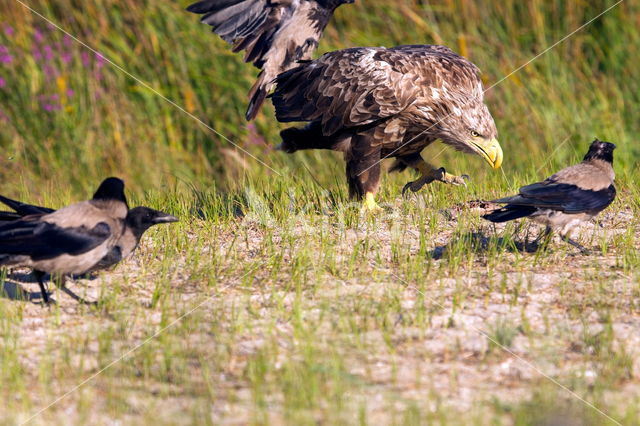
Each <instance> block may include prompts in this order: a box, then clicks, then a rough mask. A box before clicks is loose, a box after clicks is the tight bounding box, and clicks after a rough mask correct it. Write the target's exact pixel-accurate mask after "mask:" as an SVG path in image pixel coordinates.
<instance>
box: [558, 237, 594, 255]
mask: <svg viewBox="0 0 640 426" xmlns="http://www.w3.org/2000/svg"><path fill="white" fill-rule="evenodd" d="M560 238H562V241H564V242H565V243H569V244H571V245H572V246H574V247H575V248H577V249H578V250H580V252H581V253H582V254H586V255H589V254H591V251H590V250H589V249H588V248H586V247H585V246H583V245H582V244H580V243H578V242H577V241H574V240H572V239H571V238H569V236H568V235H560Z"/></svg>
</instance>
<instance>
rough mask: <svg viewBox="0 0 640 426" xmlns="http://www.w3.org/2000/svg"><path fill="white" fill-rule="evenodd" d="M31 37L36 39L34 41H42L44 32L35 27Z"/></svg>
mask: <svg viewBox="0 0 640 426" xmlns="http://www.w3.org/2000/svg"><path fill="white" fill-rule="evenodd" d="M33 38H34V39H35V40H36V42H38V43H42V42H43V41H44V34H42V31H40V30H38V29H36V30H35V31H34V32H33Z"/></svg>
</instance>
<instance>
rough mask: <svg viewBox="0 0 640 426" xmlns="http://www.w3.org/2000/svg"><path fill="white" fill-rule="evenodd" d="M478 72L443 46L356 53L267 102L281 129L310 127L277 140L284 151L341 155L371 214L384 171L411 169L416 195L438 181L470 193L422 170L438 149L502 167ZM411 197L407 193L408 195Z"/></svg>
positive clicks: (309, 71)
mask: <svg viewBox="0 0 640 426" xmlns="http://www.w3.org/2000/svg"><path fill="white" fill-rule="evenodd" d="M478 74H479V70H478V68H477V67H476V66H475V65H474V64H472V63H471V62H470V61H468V60H467V59H465V58H463V57H462V56H459V55H457V54H455V53H454V52H453V51H452V50H451V49H449V48H447V47H443V46H423V45H415V46H398V47H394V48H390V49H387V48H383V47H376V48H371V47H358V48H352V49H345V50H339V51H335V52H330V53H327V54H325V55H323V56H322V57H320V58H319V59H317V60H315V61H309V62H306V63H303V64H301V65H300V66H298V67H297V68H294V69H291V70H289V71H286V72H284V73H282V74H280V75H279V76H278V78H277V79H276V83H277V84H276V89H275V92H274V93H273V94H272V95H271V96H272V100H273V104H274V105H275V107H276V116H277V118H278V120H279V121H281V122H295V121H301V122H304V121H306V122H309V124H307V126H306V127H304V128H288V129H285V130H283V131H282V132H281V133H280V134H281V136H282V144H281V145H280V148H281V149H282V150H283V151H286V152H289V153H291V152H295V151H297V150H301V149H331V150H334V151H342V152H344V155H345V160H346V162H347V180H348V182H349V194H350V196H351V197H357V198H362V197H365V199H366V205H367V206H368V207H370V208H375V207H376V205H375V201H374V194H375V193H376V191H377V189H378V184H379V180H380V168H381V166H380V162H381V161H382V159H384V158H387V157H393V158H395V159H396V162H395V164H394V165H393V166H392V169H393V170H403V169H405V168H406V167H412V168H414V169H416V170H418V171H419V172H420V173H421V177H420V178H419V179H418V180H417V181H415V182H411V183H410V184H407V187H409V188H411V189H412V190H413V191H417V190H418V189H420V187H422V186H423V185H424V184H426V183H429V182H432V181H434V180H439V181H443V182H447V183H452V184H460V183H464V180H463V179H462V178H461V177H458V176H452V175H450V174H448V173H446V172H445V170H444V169H443V168H435V167H433V166H431V165H429V164H428V163H427V162H425V161H424V160H423V158H422V156H421V154H420V153H421V151H422V150H423V149H424V148H425V147H426V146H427V145H429V144H430V143H432V142H434V141H435V140H437V139H440V140H442V141H443V142H444V143H445V144H447V145H451V146H453V147H454V148H455V149H457V150H460V151H463V152H466V153H471V154H476V155H480V156H482V157H483V158H484V159H485V160H486V161H487V162H488V163H489V164H490V165H491V166H492V167H494V168H498V167H500V165H501V163H502V149H501V148H500V144H499V143H498V141H497V130H496V126H495V123H494V121H493V118H492V117H491V114H490V113H489V110H488V109H487V106H486V105H485V104H484V91H483V87H482V82H481V80H480V78H479V76H478ZM405 188H406V187H405Z"/></svg>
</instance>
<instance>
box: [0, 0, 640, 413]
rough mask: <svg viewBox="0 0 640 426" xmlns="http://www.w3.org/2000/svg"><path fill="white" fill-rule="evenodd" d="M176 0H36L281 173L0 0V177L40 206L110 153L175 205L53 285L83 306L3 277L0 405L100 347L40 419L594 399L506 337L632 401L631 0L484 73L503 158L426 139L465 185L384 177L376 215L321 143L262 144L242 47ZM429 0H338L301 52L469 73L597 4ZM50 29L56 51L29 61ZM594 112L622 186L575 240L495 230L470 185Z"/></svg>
mask: <svg viewBox="0 0 640 426" xmlns="http://www.w3.org/2000/svg"><path fill="white" fill-rule="evenodd" d="M187 3H188V1H181V2H158V1H132V0H119V1H115V0H94V1H85V2H77V1H71V0H59V1H56V2H45V1H40V0H39V1H32V2H29V5H31V6H32V7H33V8H34V9H36V10H37V11H39V12H41V13H43V14H44V15H46V16H47V17H49V18H50V19H52V20H53V21H54V22H56V23H57V24H59V25H61V26H62V27H63V28H65V29H67V30H68V31H69V32H70V33H72V34H74V35H75V36H77V37H79V38H80V39H82V40H83V41H85V42H86V43H87V44H89V45H90V46H92V47H94V48H96V49H97V50H98V51H100V52H102V53H103V54H104V55H105V56H106V57H108V58H109V59H110V60H113V61H114V62H115V63H117V64H119V65H121V66H122V67H124V68H125V69H126V70H127V71H128V72H130V73H132V74H134V75H136V76H137V77H139V78H140V79H141V80H142V81H144V82H146V83H148V84H149V85H150V86H152V87H153V88H155V89H156V90H157V91H159V92H160V93H162V94H163V95H164V96H166V97H168V98H169V99H171V100H173V101H175V102H176V103H177V104H179V105H180V106H182V107H183V108H185V109H186V110H187V111H189V112H190V113H192V114H193V115H195V116H196V117H198V118H200V119H202V120H203V121H204V122H205V123H207V125H209V126H211V127H212V128H214V129H216V130H217V131H218V132H219V133H220V134H222V135H224V136H225V137H227V138H229V139H230V140H232V141H234V142H235V143H237V144H238V145H239V146H241V147H242V148H243V149H246V150H247V151H249V152H250V153H251V154H252V155H255V156H256V157H258V158H259V159H260V160H261V161H264V162H265V163H267V164H268V165H269V166H270V167H272V168H273V169H274V170H275V171H274V170H270V169H269V168H267V167H265V166H264V165H262V164H260V163H258V162H257V161H255V160H253V159H252V158H250V157H249V156H247V155H245V154H243V153H242V152H240V151H237V150H236V149H235V148H234V146H233V145H231V144H229V143H228V142H227V141H225V140H224V139H223V138H221V137H220V136H218V135H216V134H213V133H211V132H210V131H209V130H207V129H206V128H204V127H203V126H201V125H199V124H198V123H197V122H196V121H195V120H194V119H193V118H191V117H189V116H187V115H185V114H183V113H182V112H180V111H179V110H178V109H176V108H175V107H173V106H172V105H170V104H169V103H167V102H166V101H164V100H162V99H161V98H160V97H159V96H157V95H156V94H154V93H153V92H151V91H149V90H148V89H146V88H144V87H143V86H142V85H141V84H139V83H137V82H136V81H134V80H132V79H131V78H129V77H127V76H126V75H125V74H123V73H121V72H120V71H118V70H117V69H115V68H113V67H112V66H110V65H109V64H102V65H101V64H100V60H98V59H97V58H95V56H94V55H93V54H91V52H88V51H87V50H86V49H84V48H83V47H81V46H79V45H77V44H76V43H74V42H69V41H65V38H64V36H63V34H62V33H60V32H59V31H57V30H54V29H51V28H49V27H47V25H46V24H45V23H44V22H43V21H42V20H41V19H40V18H38V17H37V16H35V15H33V14H31V13H29V12H28V11H27V10H26V9H24V8H23V7H22V6H20V5H19V4H18V3H16V2H8V3H3V4H1V5H0V14H1V15H2V16H3V18H5V19H3V23H2V24H0V46H6V48H7V49H8V52H9V54H10V55H11V56H12V58H13V60H12V61H11V62H10V63H8V64H2V63H0V78H2V79H3V80H4V81H5V85H4V87H1V88H0V112H1V114H0V117H2V118H0V123H1V125H0V148H1V151H0V181H1V182H2V185H1V188H0V193H2V194H4V195H7V196H13V197H16V198H19V199H23V200H25V201H29V202H37V203H44V204H46V205H50V206H52V207H58V206H62V205H65V204H68V203H70V202H73V201H76V200H81V199H86V198H87V197H88V196H89V195H90V194H91V192H92V191H93V190H94V189H95V187H96V185H97V184H98V183H99V181H100V180H101V179H102V178H104V177H106V176H108V175H117V176H121V177H123V178H124V179H125V180H126V182H127V188H128V196H129V198H130V199H131V203H132V204H133V205H138V204H145V205H149V206H151V207H155V208H160V209H162V210H166V211H168V212H171V213H172V214H176V215H178V216H179V217H180V218H181V222H180V223H177V224H172V225H171V226H164V227H158V229H153V230H152V231H150V232H149V234H148V235H147V236H145V238H144V240H143V244H142V245H141V247H140V249H139V250H138V252H136V255H135V256H134V257H133V258H132V259H130V260H129V261H127V262H124V263H123V264H122V265H120V266H119V267H118V268H117V269H116V270H115V271H113V272H109V273H103V274H100V275H98V276H97V278H96V279H94V280H80V281H78V282H77V283H74V284H72V287H73V289H74V290H75V291H77V292H78V293H80V294H83V293H85V292H86V293H87V297H89V298H90V297H99V299H100V305H99V307H98V308H95V309H93V308H87V307H83V306H79V305H77V304H76V303H75V302H74V301H72V300H70V299H69V298H68V297H66V296H65V295H64V294H62V293H60V292H59V294H57V295H56V296H54V297H55V298H56V300H58V302H59V303H58V305H56V306H54V307H52V308H50V309H43V308H41V307H40V306H39V305H36V304H34V303H30V302H28V301H25V300H21V299H25V298H28V294H25V293H28V292H37V285H34V284H33V283H22V282H18V281H19V280H17V279H16V276H15V275H12V274H11V271H9V272H7V271H0V274H3V275H2V276H0V280H4V281H5V284H4V288H5V290H6V291H7V292H12V291H13V292H14V293H15V292H16V291H17V292H20V290H21V291H22V293H23V294H22V296H21V297H0V398H1V399H0V400H1V401H2V402H1V403H0V424H16V423H18V424H19V423H21V422H23V421H25V420H27V419H28V418H29V417H30V416H31V415H33V414H35V413H36V412H38V411H39V410H41V409H42V408H45V407H46V406H47V405H48V404H49V403H51V402H52V401H54V400H56V398H58V397H59V396H61V395H64V394H65V393H66V392H68V391H70V390H72V389H73V388H74V387H75V386H76V385H78V384H79V383H82V382H83V381H84V380H86V379H87V378H88V377H90V376H92V375H93V374H95V373H98V372H100V371H101V370H102V369H103V368H105V367H109V368H107V369H106V370H105V371H103V372H101V373H100V374H99V375H98V376H96V377H95V378H94V379H92V380H91V381H89V382H87V383H86V384H85V385H83V386H82V387H80V388H79V389H77V390H76V391H74V392H72V393H71V394H69V395H68V396H67V397H65V398H64V399H62V400H61V401H60V402H59V403H57V404H55V405H54V406H53V407H51V408H50V409H47V410H46V411H44V412H43V413H42V414H40V415H39V416H38V417H36V418H35V419H34V420H33V422H34V423H35V424H51V423H53V424H68V423H70V422H71V423H87V422H92V423H98V424H103V423H112V422H114V421H119V422H122V423H132V424H150V423H156V424H158V423H160V424H192V423H193V424H203V423H204V424H224V423H250V424H281V423H287V424H312V423H313V424H315V423H323V424H345V423H346V424H469V423H471V424H522V425H525V424H549V423H553V422H561V423H567V422H569V421H573V422H575V423H576V424H603V423H604V422H605V421H606V419H605V417H603V416H602V415H600V414H599V413H597V412H596V411H595V410H593V409H592V408H590V407H588V406H587V405H585V404H584V403H582V402H580V401H579V400H577V399H576V398H574V397H573V396H571V395H570V394H569V393H568V392H567V391H566V390H563V389H561V388H559V387H557V386H556V385H554V384H553V383H551V382H550V381H549V380H548V379H546V378H545V377H543V376H542V375H540V374H539V373H538V372H536V371H534V370H532V369H530V368H529V367H527V365H526V364H523V363H522V362H521V361H520V360H518V359H516V358H514V357H513V355H511V354H509V353H507V352H506V351H505V350H503V349H502V348H501V347H500V345H501V346H504V347H506V348H508V349H509V350H510V351H512V352H513V353H514V354H516V355H517V356H518V357H521V358H522V359H524V360H527V361H528V362H531V363H532V364H534V365H535V366H537V367H538V368H539V369H540V371H542V372H544V373H545V374H548V375H549V376H550V377H552V378H553V379H554V380H557V381H558V382H559V383H561V384H562V385H563V386H566V387H567V388H569V389H571V390H572V391H573V392H575V393H576V394H578V395H579V396H580V397H581V398H584V399H585V400H586V401H588V402H589V403H592V404H593V405H595V406H597V407H598V408H599V409H601V410H602V411H604V412H605V413H607V414H608V415H610V416H612V417H613V418H615V419H617V420H618V421H620V422H621V423H623V424H637V418H638V417H639V415H640V392H638V389H637V386H636V383H637V379H638V372H637V368H636V364H637V361H636V360H637V359H638V350H637V346H638V345H637V339H638V337H639V336H638V332H637V330H638V329H639V328H638V325H639V324H638V316H637V312H638V306H639V300H640V299H639V297H640V292H639V291H638V284H637V283H638V279H639V275H638V272H637V271H638V267H639V266H640V257H639V256H638V246H639V244H638V225H639V223H638V219H637V218H638V213H639V212H640V202H639V201H638V200H640V194H639V193H638V189H637V185H636V184H635V182H637V180H638V178H639V177H640V176H639V173H638V171H637V167H636V166H637V158H638V154H640V148H638V144H637V137H636V135H637V134H638V131H639V130H640V124H639V121H638V120H637V110H638V107H639V106H640V71H638V67H637V58H638V56H640V29H638V25H637V22H638V20H639V19H640V6H638V4H637V3H634V2H630V1H625V2H623V3H622V4H621V5H620V6H618V7H617V8H616V9H614V10H613V11H611V12H610V13H608V14H607V15H605V16H604V17H603V18H601V19H598V20H597V21H595V22H594V23H593V24H592V25H590V26H588V27H587V28H585V29H584V30H583V31H580V32H579V33H577V34H575V35H574V36H573V37H571V38H569V39H568V40H567V41H566V42H564V43H562V44H560V45H559V46H557V47H556V48H555V49H553V50H551V51H549V52H548V53H547V54H545V55H544V56H542V57H540V58H539V59H537V60H536V61H534V62H533V63H531V64H530V65H527V66H526V67H524V68H523V69H522V70H520V71H519V72H517V73H516V74H514V75H512V76H510V77H509V78H507V79H506V80H505V81H503V82H501V83H500V84H498V85H497V86H496V87H495V88H493V89H491V90H490V91H489V92H488V93H487V103H488V104H489V107H490V110H491V111H492V113H493V115H494V117H495V119H496V123H497V126H498V129H499V131H500V140H501V143H502V146H503V148H504V151H505V163H504V166H503V171H498V172H493V171H490V170H488V169H487V168H486V167H485V166H484V165H483V162H482V160H481V159H479V158H478V157H471V156H466V155H463V154H460V153H456V152H452V151H450V150H445V151H443V152H441V150H442V149H443V148H442V146H441V145H434V146H432V147H429V148H428V149H427V150H426V152H425V153H424V155H425V157H431V158H434V157H435V159H434V163H435V164H438V165H442V166H445V167H446V168H447V170H449V171H450V172H454V173H468V174H470V175H471V176H472V180H471V182H470V183H469V185H468V187H466V188H464V187H462V188H461V187H447V186H444V185H440V184H433V185H431V186H429V187H426V188H424V189H423V190H422V191H421V192H419V193H418V194H416V195H412V196H410V197H408V198H406V199H403V198H402V197H401V196H400V190H401V188H402V186H403V184H404V183H406V182H407V181H408V180H410V179H412V177H411V176H410V175H409V174H408V173H405V174H402V175H385V176H384V179H383V184H382V189H381V192H380V195H379V199H380V202H381V204H383V205H384V206H386V210H385V212H383V213H380V214H378V215H375V216H367V215H363V214H361V212H360V209H359V205H357V204H354V203H351V202H350V201H349V200H348V198H347V194H346V185H345V182H344V177H343V167H344V166H343V163H342V160H341V159H340V156H338V155H336V154H334V153H328V152H309V153H298V154H295V155H293V156H287V155H285V154H282V153H278V152H273V149H272V147H273V146H274V145H275V144H276V143H277V142H278V137H277V134H278V131H279V129H281V126H280V125H278V124H277V123H276V122H275V120H274V119H273V114H272V108H271V107H270V106H268V107H266V108H265V109H264V112H263V114H261V115H260V116H259V118H258V120H257V121H256V123H255V126H253V125H247V123H246V122H245V121H244V119H243V113H244V109H245V105H246V92H247V91H248V89H249V88H250V86H251V84H252V80H253V78H254V76H255V70H254V69H252V68H251V67H250V66H248V65H246V64H243V63H242V62H241V59H240V58H239V57H238V56H237V55H233V54H231V53H229V49H228V46H226V45H225V44H224V43H223V42H221V41H220V40H218V39H217V38H216V37H214V36H213V35H211V34H209V31H208V29H207V28H206V27H205V26H202V25H199V24H198V23H197V18H196V17H195V16H192V15H190V14H187V13H185V12H184V11H183V9H184V6H186V4H187ZM425 3H427V2H419V1H409V0H399V1H397V2H387V1H382V0H357V2H356V4H355V5H352V6H345V7H343V8H341V9H339V11H338V13H337V14H336V17H335V20H334V21H333V22H332V24H331V25H330V27H329V28H328V29H327V34H326V37H325V38H324V39H323V41H322V43H321V45H320V51H321V52H324V51H328V50H332V49H336V48H342V47H349V46H355V45H386V46H392V45H396V44H401V43H404V44H413V43H442V44H446V45H449V46H451V47H452V48H454V50H457V51H460V52H462V53H464V54H465V55H467V56H468V57H469V58H470V59H471V60H473V61H474V62H475V63H476V64H477V65H478V66H479V67H480V68H481V69H482V70H483V79H484V80H485V83H486V85H487V87H488V86H490V85H491V84H492V83H494V82H498V81H500V80H501V79H502V78H503V77H504V76H506V75H508V74H509V73H510V72H511V71H513V70H515V69H516V68H518V67H519V66H520V65H522V64H524V63H526V62H527V61H529V60H530V59H531V58H532V57H534V56H535V55H536V54H537V53H539V52H541V51H543V50H544V49H545V48H546V47H548V46H550V45H552V44H553V43H555V42H556V41H557V40H560V39H561V38H562V37H564V36H565V35H566V34H567V33H569V32H570V31H572V30H573V29H575V28H578V27H579V26H580V25H581V24H582V23H584V22H586V21H588V20H589V19H591V18H592V17H594V16H596V15H597V14H598V13H599V12H601V11H602V10H604V9H605V8H606V7H607V6H609V5H612V4H613V2H612V1H608V2H605V1H596V2H590V4H588V5H587V4H586V3H584V2H572V1H553V2H551V1H548V2H542V1H534V0H531V1H526V2H521V1H516V0H504V1H501V2H489V1H454V0H434V1H430V2H428V5H426V4H425ZM8 23H10V24H11V27H12V28H13V29H14V32H11V31H9V32H7V30H6V27H5V25H7V24H8ZM36 30H37V31H38V33H37V32H36ZM38 34H40V35H38ZM45 46H49V47H50V48H51V49H52V53H51V57H50V59H48V60H45V58H40V59H38V57H37V56H38V55H37V54H34V48H37V49H38V50H39V51H40V53H41V54H42V55H44V56H45V57H46V49H45ZM87 52H88V53H89V55H88V56H85V55H83V53H87ZM0 53H2V51H0ZM0 62H1V58H0ZM52 69H53V70H52ZM68 89H71V90H73V92H72V93H71V92H67V90H68ZM52 96H53V97H55V96H57V98H52ZM46 105H52V106H53V107H55V108H54V110H52V111H47V110H46V109H47V108H48V107H46ZM58 107H59V109H56V108H58ZM48 109H51V108H48ZM596 136H597V137H599V138H601V139H605V140H610V141H613V142H615V143H617V144H618V149H617V150H616V162H615V168H616V173H617V177H618V178H617V187H618V194H619V196H618V199H617V200H616V202H615V203H614V204H613V205H612V206H611V207H610V208H609V209H608V210H607V211H606V212H605V213H604V214H603V215H602V217H601V219H602V220H603V223H604V224H605V225H606V229H604V230H603V229H600V228H599V227H595V228H594V230H591V231H589V230H587V231H586V232H585V233H584V234H583V235H582V237H581V240H582V242H583V243H584V244H586V245H589V246H592V247H596V250H595V254H594V255H593V256H580V255H576V252H575V251H574V250H573V249H572V248H571V247H570V246H567V245H564V244H562V243H560V242H559V241H554V242H553V243H552V245H551V248H550V251H548V252H545V253H538V254H531V253H523V252H521V251H519V250H518V247H519V246H520V244H521V243H522V241H523V240H524V239H525V238H527V237H528V238H529V240H533V239H534V238H535V237H536V236H537V233H538V232H539V230H538V229H537V228H536V227H534V226H531V225H527V224H524V225H520V224H509V225H507V226H506V227H498V228H497V229H494V227H493V226H492V225H489V224H487V223H486V222H483V221H482V220H481V219H480V218H479V211H478V210H473V209H467V208H466V207H464V206H465V203H467V202H468V201H470V200H474V199H490V198H493V197H495V196H497V195H502V194H505V193H508V192H511V191H514V190H516V189H517V188H518V187H519V186H520V185H522V184H525V183H528V182H531V181H533V180H536V179H540V178H544V177H545V176H547V175H549V174H551V173H553V172H554V171H555V170H557V169H559V168H561V167H564V166H566V165H569V164H571V163H575V162H577V161H579V159H580V158H581V156H582V155H583V154H584V152H585V150H586V148H587V146H588V143H589V142H590V141H591V140H592V139H593V138H594V137H596ZM496 231H497V232H496ZM13 272H26V271H13ZM5 275H6V278H5ZM18 278H19V277H18ZM5 296H6V295H5ZM194 307H198V309H196V310H193V309H194ZM176 320H178V321H176ZM165 328H166V329H165ZM161 330H162V332H161V333H160V334H159V335H158V336H157V337H156V338H154V339H151V340H149V341H148V342H147V343H145V344H144V345H142V346H141V347H140V348H139V349H137V350H136V351H134V352H132V353H130V354H128V356H127V357H126V358H125V359H123V360H122V361H120V362H117V363H114V364H112V363H113V361H114V360H117V359H119V358H120V357H121V356H122V355H123V354H125V353H127V352H128V351H129V350H130V349H131V348H134V347H136V346H137V345H140V344H142V343H144V342H145V341H146V339H147V338H149V337H150V336H153V335H154V334H155V333H157V332H158V331H161ZM487 336H488V337H487ZM498 344H499V345H498ZM545 422H546V423H545Z"/></svg>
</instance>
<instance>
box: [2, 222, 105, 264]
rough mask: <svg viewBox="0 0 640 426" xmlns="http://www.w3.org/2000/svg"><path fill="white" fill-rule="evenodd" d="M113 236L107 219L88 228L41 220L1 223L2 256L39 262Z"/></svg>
mask: <svg viewBox="0 0 640 426" xmlns="http://www.w3.org/2000/svg"><path fill="white" fill-rule="evenodd" d="M110 236H111V229H110V227H109V225H107V224H106V223H104V222H99V223H97V224H96V225H95V226H94V227H93V228H90V229H89V228H86V227H84V226H81V227H75V228H62V227H60V226H58V225H54V224H51V223H47V222H40V221H38V220H18V221H14V222H9V223H6V224H3V225H0V258H1V257H4V258H6V257H7V255H9V256H14V255H15V256H28V257H30V258H31V259H32V260H34V261H37V260H44V259H50V258H53V257H56V256H60V255H64V254H68V255H72V256H77V255H80V254H82V253H86V252H88V251H90V250H92V249H94V248H96V247H98V246H99V245H100V244H102V243H104V242H105V241H106V240H107V239H108V238H109V237H110ZM2 255H4V256H2Z"/></svg>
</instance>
